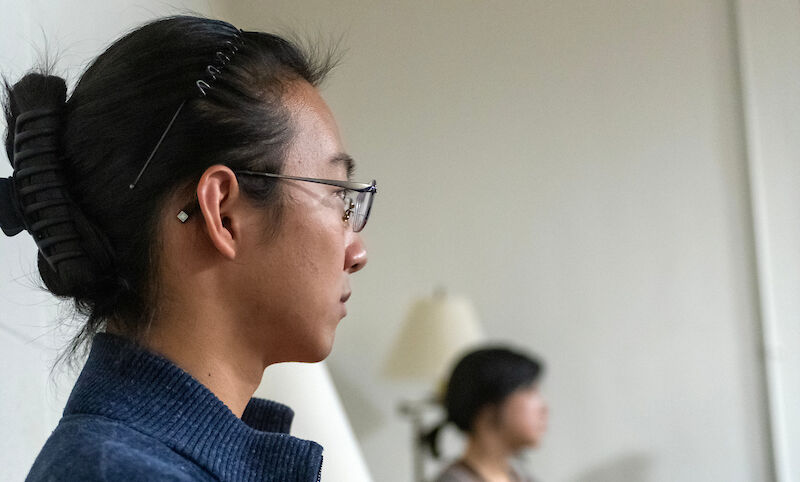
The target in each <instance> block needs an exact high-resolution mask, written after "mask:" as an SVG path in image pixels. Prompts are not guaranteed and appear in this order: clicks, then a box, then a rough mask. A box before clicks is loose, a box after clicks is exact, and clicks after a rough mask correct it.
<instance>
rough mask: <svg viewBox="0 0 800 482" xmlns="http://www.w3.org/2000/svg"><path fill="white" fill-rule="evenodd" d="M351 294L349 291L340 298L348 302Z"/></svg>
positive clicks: (343, 301)
mask: <svg viewBox="0 0 800 482" xmlns="http://www.w3.org/2000/svg"><path fill="white" fill-rule="evenodd" d="M351 294H352V292H351V291H348V292H347V293H345V294H343V295H342V297H341V298H339V301H341V302H342V303H347V300H349V299H350V295H351Z"/></svg>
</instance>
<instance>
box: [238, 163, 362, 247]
mask: <svg viewBox="0 0 800 482" xmlns="http://www.w3.org/2000/svg"><path fill="white" fill-rule="evenodd" d="M234 173H235V174H237V175H243V176H259V177H271V178H275V179H288V180H290V181H304V182H315V183H317V184H326V185H328V186H336V187H340V188H342V201H343V202H344V215H343V216H342V221H345V222H347V223H349V224H350V227H352V228H353V231H354V232H356V233H358V232H360V231H361V230H362V229H364V226H366V225H367V219H369V212H370V209H372V199H373V196H374V195H375V193H377V192H378V188H377V185H376V182H375V180H373V181H372V182H371V183H369V184H367V183H363V182H352V181H336V180H333V179H317V178H314V177H297V176H287V175H284V174H272V173H270V172H255V171H234Z"/></svg>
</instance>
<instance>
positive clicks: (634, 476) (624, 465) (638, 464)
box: [571, 453, 652, 482]
mask: <svg viewBox="0 0 800 482" xmlns="http://www.w3.org/2000/svg"><path fill="white" fill-rule="evenodd" d="M651 465H652V463H651V461H650V458H649V457H648V456H646V455H644V454H636V453H634V454H627V455H622V456H619V457H617V458H615V459H612V460H609V461H607V462H603V463H601V464H598V465H596V466H594V467H591V468H589V469H587V470H585V471H584V472H583V473H581V474H579V475H578V476H576V477H574V478H573V479H571V482H619V481H621V480H624V481H625V482H646V481H647V480H649V478H648V474H649V473H650V466H651Z"/></svg>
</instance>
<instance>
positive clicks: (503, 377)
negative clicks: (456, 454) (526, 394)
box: [422, 346, 544, 457]
mask: <svg viewBox="0 0 800 482" xmlns="http://www.w3.org/2000/svg"><path fill="white" fill-rule="evenodd" d="M543 370H544V366H543V364H542V362H541V361H539V359H537V358H536V357H534V356H533V355H527V354H525V353H522V352H520V351H516V350H512V349H511V348H508V347H501V346H491V347H483V348H479V349H475V350H473V351H471V352H469V353H467V354H466V355H464V356H463V357H462V358H461V359H460V360H459V361H458V362H457V363H456V364H455V367H453V369H452V371H451V373H450V377H449V378H448V381H447V386H446V388H445V393H444V396H443V399H442V400H441V402H442V405H443V406H444V409H445V411H446V413H447V415H446V419H445V421H444V422H442V423H441V424H440V425H438V426H436V427H434V428H433V429H431V430H430V431H429V432H428V433H427V434H425V435H424V436H423V438H422V442H423V443H424V444H425V445H426V446H427V447H428V449H429V450H430V451H431V453H432V454H433V455H434V457H438V456H439V450H438V445H437V440H438V437H439V433H440V432H441V430H442V428H443V427H444V426H445V425H446V424H447V423H452V424H454V425H455V426H456V427H458V428H459V429H460V430H461V431H463V432H466V433H471V432H472V431H473V429H474V425H475V420H476V418H477V416H478V414H479V413H480V412H481V410H483V409H484V408H485V407H487V406H492V405H500V404H502V403H503V402H504V401H505V400H506V398H508V396H509V395H511V394H512V393H514V392H515V391H517V390H519V389H521V388H525V387H529V386H532V385H534V384H536V383H538V381H539V379H540V377H541V375H542V372H543Z"/></svg>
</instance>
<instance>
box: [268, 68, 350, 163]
mask: <svg viewBox="0 0 800 482" xmlns="http://www.w3.org/2000/svg"><path fill="white" fill-rule="evenodd" d="M284 104H285V106H286V108H287V109H288V111H289V115H290V124H291V127H292V131H293V137H292V140H291V141H290V143H289V149H288V151H287V156H286V164H285V165H284V172H285V173H287V174H296V175H303V176H312V177H326V176H328V177H337V178H341V177H343V176H347V175H348V174H349V171H351V170H352V159H350V157H349V156H347V155H346V154H344V147H343V145H342V140H341V137H340V134H339V127H338V125H337V123H336V119H335V118H334V117H333V113H332V112H331V110H330V108H329V107H328V105H327V104H326V103H325V101H324V100H323V99H322V96H321V95H320V94H319V92H318V91H317V89H315V88H314V87H313V86H311V84H309V83H308V82H305V81H297V82H293V83H292V84H290V86H289V89H288V90H287V92H286V94H285V96H284Z"/></svg>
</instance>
